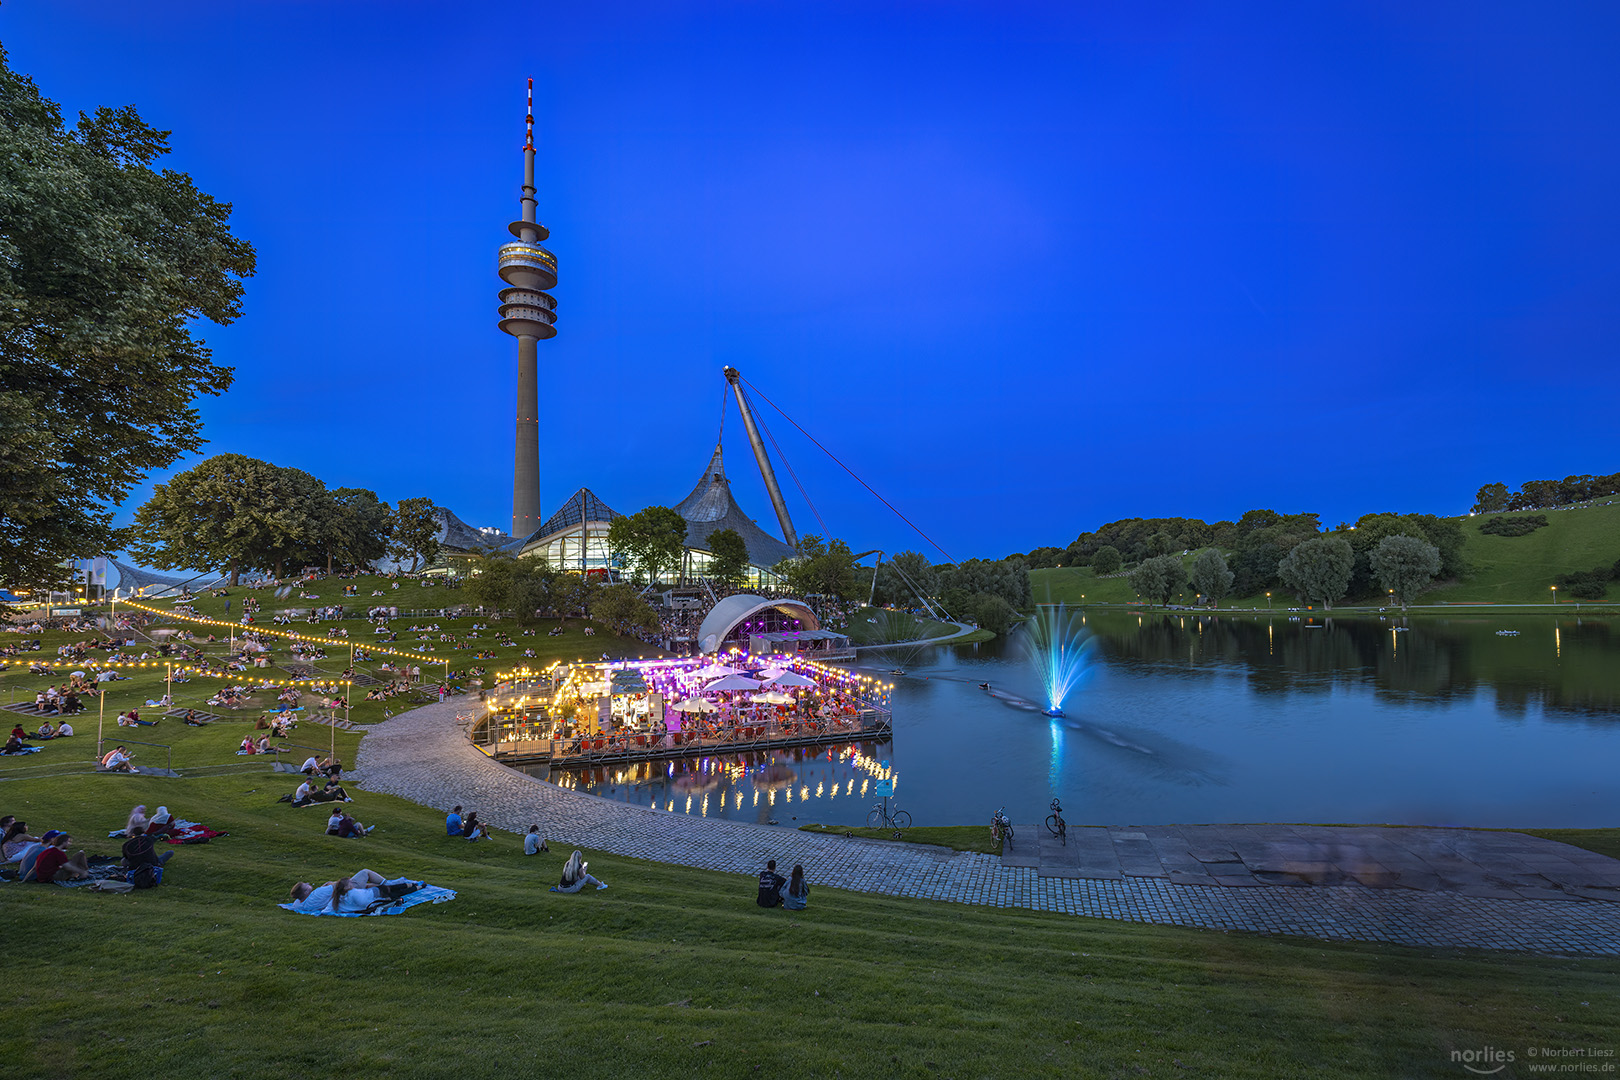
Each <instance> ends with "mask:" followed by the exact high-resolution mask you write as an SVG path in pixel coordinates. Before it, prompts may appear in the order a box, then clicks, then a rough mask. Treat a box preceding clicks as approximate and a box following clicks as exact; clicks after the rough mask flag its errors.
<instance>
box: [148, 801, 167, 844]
mask: <svg viewBox="0 0 1620 1080" xmlns="http://www.w3.org/2000/svg"><path fill="white" fill-rule="evenodd" d="M173 832H174V815H173V814H171V813H169V808H168V807H167V806H160V807H158V808H157V813H155V814H153V815H152V819H151V820H150V821H148V822H147V823H146V835H147V836H150V837H151V838H152V839H154V840H161V839H163V838H164V837H166V836H169V835H170V834H172V833H173Z"/></svg>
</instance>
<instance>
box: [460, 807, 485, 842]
mask: <svg viewBox="0 0 1620 1080" xmlns="http://www.w3.org/2000/svg"><path fill="white" fill-rule="evenodd" d="M461 835H462V836H463V837H465V838H466V839H468V840H488V839H489V829H488V828H486V827H485V826H484V823H483V822H482V821H479V820H478V811H476V810H473V811H471V812H469V813H468V814H467V820H465V821H463V822H462V823H461Z"/></svg>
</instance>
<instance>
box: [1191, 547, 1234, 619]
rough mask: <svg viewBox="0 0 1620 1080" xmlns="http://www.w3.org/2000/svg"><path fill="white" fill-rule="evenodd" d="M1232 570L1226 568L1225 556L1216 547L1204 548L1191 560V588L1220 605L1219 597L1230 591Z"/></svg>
mask: <svg viewBox="0 0 1620 1080" xmlns="http://www.w3.org/2000/svg"><path fill="white" fill-rule="evenodd" d="M1233 576H1234V575H1233V574H1232V571H1231V570H1229V569H1227V566H1226V557H1225V556H1224V555H1222V554H1221V553H1220V551H1219V550H1218V549H1216V548H1205V549H1204V550H1203V551H1200V552H1199V553H1198V558H1196V559H1194V560H1193V565H1192V583H1193V588H1195V589H1197V590H1198V591H1199V592H1200V593H1203V594H1204V595H1205V596H1207V597H1209V599H1210V600H1211V601H1212V602H1213V603H1214V604H1215V606H1216V607H1220V606H1221V597H1223V596H1225V595H1226V594H1227V593H1229V592H1231V591H1232V578H1233Z"/></svg>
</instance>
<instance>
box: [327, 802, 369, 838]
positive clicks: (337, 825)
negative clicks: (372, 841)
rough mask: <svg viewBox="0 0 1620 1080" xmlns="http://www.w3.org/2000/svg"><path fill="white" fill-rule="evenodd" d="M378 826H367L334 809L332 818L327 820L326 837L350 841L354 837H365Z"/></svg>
mask: <svg viewBox="0 0 1620 1080" xmlns="http://www.w3.org/2000/svg"><path fill="white" fill-rule="evenodd" d="M376 827H377V826H375V825H372V826H369V827H368V826H365V825H362V824H360V823H359V822H358V821H356V820H354V818H352V817H350V816H349V815H348V814H345V813H344V812H343V811H342V810H339V809H338V808H337V807H333V808H332V816H331V817H329V818H327V819H326V835H327V836H336V837H340V838H342V839H345V840H347V839H349V838H350V837H354V836H364V835H366V834H367V833H368V832H370V831H371V830H372V829H375V828H376Z"/></svg>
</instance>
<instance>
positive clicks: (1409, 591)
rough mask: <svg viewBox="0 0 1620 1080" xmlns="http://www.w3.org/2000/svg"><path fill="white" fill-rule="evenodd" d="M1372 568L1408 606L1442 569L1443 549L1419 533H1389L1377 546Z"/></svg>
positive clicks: (1398, 601) (1373, 555) (1403, 605)
mask: <svg viewBox="0 0 1620 1080" xmlns="http://www.w3.org/2000/svg"><path fill="white" fill-rule="evenodd" d="M1372 568H1373V574H1374V575H1376V577H1377V579H1378V583H1379V584H1380V585H1382V586H1383V587H1384V588H1386V589H1388V590H1389V591H1390V592H1392V593H1394V594H1395V602H1396V603H1398V604H1400V605H1401V607H1403V608H1404V607H1405V606H1406V605H1407V604H1409V603H1411V602H1412V600H1414V599H1415V598H1416V597H1417V594H1418V593H1420V592H1422V591H1423V590H1424V589H1425V588H1426V587H1427V586H1428V584H1429V582H1431V581H1433V580H1434V576H1435V575H1436V574H1438V573H1439V572H1440V549H1439V548H1437V547H1435V546H1434V545H1433V544H1431V543H1429V542H1427V541H1425V540H1419V539H1418V538H1417V537H1415V536H1405V535H1400V536H1386V537H1384V539H1382V540H1380V541H1379V542H1378V546H1377V547H1376V548H1374V549H1373V553H1372Z"/></svg>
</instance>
